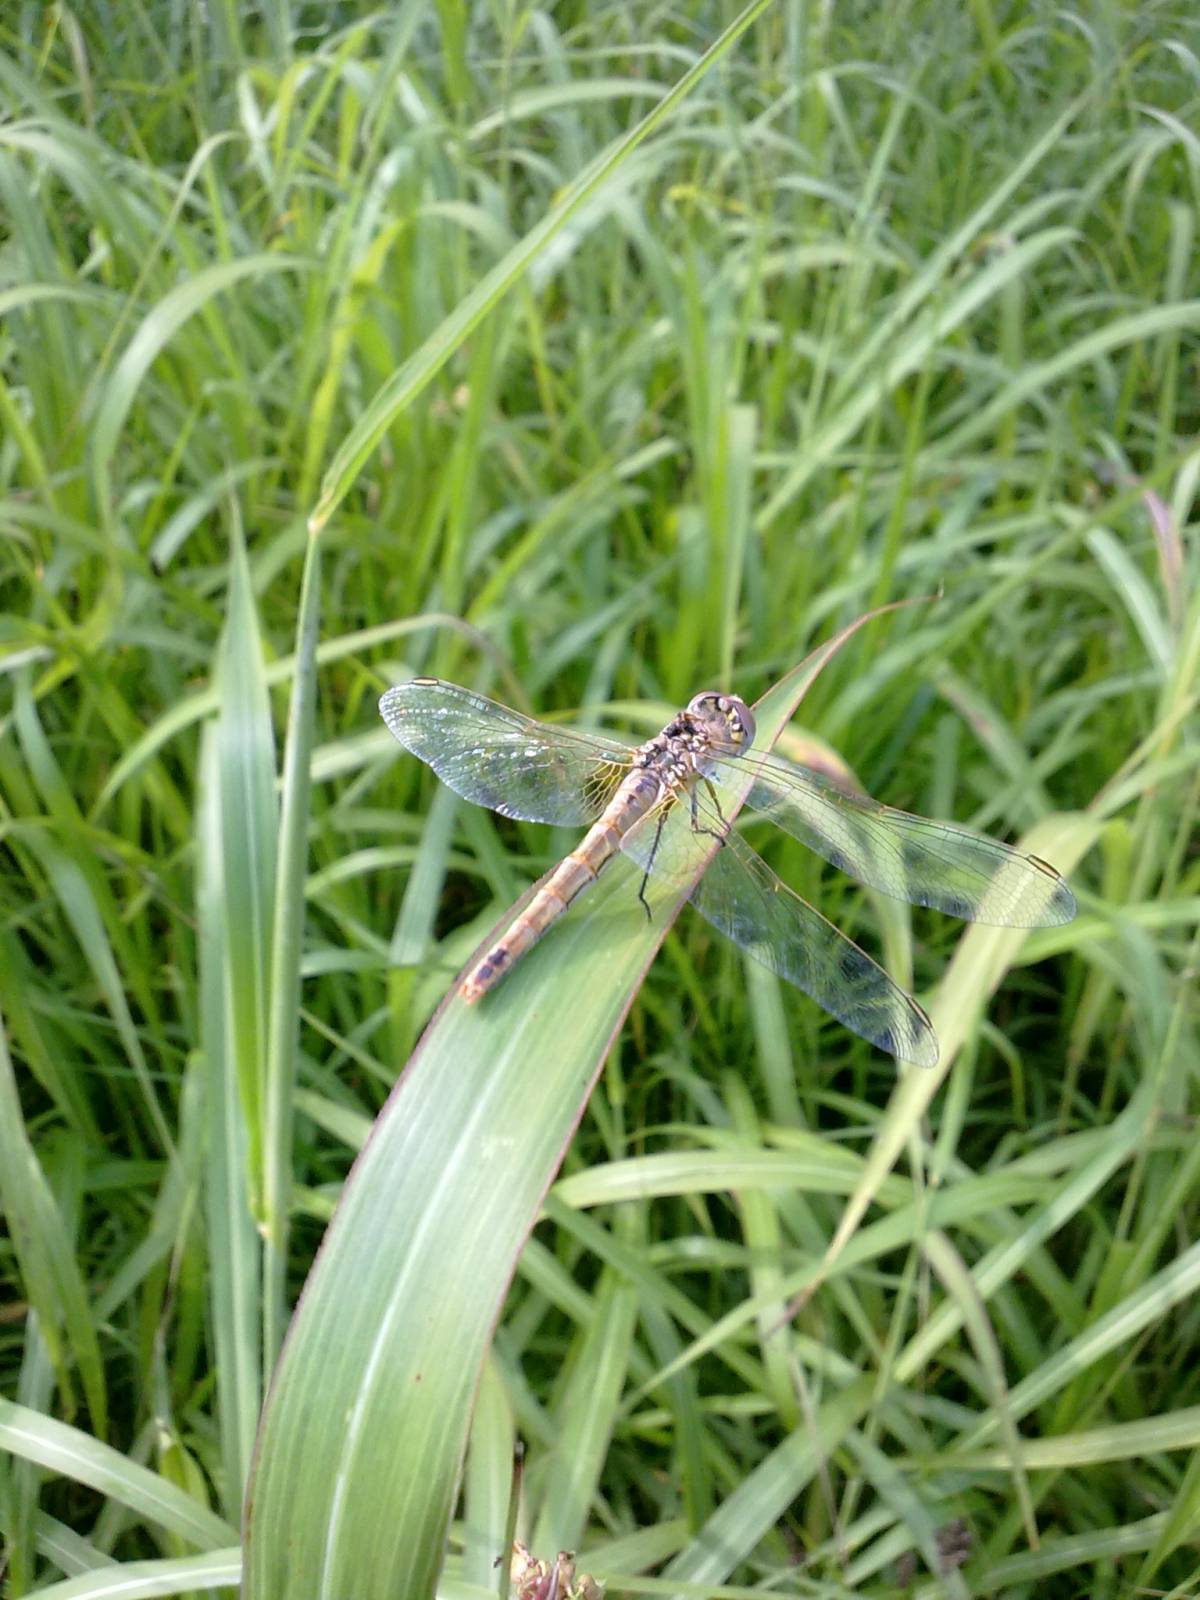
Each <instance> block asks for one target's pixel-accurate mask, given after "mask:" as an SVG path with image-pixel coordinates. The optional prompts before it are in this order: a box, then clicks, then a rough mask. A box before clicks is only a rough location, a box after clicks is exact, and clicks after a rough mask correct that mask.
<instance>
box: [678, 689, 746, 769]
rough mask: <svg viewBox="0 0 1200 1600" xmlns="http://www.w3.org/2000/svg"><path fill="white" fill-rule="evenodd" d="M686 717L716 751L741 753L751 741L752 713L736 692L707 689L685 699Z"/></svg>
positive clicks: (732, 753)
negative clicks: (723, 692) (721, 692)
mask: <svg viewBox="0 0 1200 1600" xmlns="http://www.w3.org/2000/svg"><path fill="white" fill-rule="evenodd" d="M688 716H690V717H691V718H692V720H693V721H694V722H698V723H699V724H700V726H701V727H702V728H703V729H704V731H705V733H707V735H708V737H709V739H710V740H711V741H712V746H713V748H714V749H715V750H720V751H723V752H724V753H726V754H729V755H740V754H741V753H742V751H743V750H748V749H749V748H750V746H751V745H752V744H753V743H754V714H753V712H752V711H751V710H750V707H749V706H748V705H747V704H746V702H745V701H744V700H739V699H738V698H737V696H736V695H732V694H718V693H717V692H716V690H715V689H706V690H705V691H704V692H703V694H698V695H694V696H693V697H692V699H691V700H689V701H688Z"/></svg>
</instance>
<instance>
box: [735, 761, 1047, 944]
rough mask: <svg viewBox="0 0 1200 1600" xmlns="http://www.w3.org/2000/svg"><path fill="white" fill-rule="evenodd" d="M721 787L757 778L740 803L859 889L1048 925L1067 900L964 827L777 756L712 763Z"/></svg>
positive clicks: (1020, 859)
mask: <svg viewBox="0 0 1200 1600" xmlns="http://www.w3.org/2000/svg"><path fill="white" fill-rule="evenodd" d="M719 765H720V767H721V769H722V772H721V776H722V777H723V778H726V779H727V780H728V781H729V782H733V781H735V780H736V778H737V777H738V776H739V775H740V774H742V773H745V771H746V769H747V767H749V768H751V769H752V770H753V771H754V773H755V774H756V777H755V781H754V783H753V785H752V786H751V788H750V790H749V793H748V794H747V795H746V804H747V805H748V806H750V807H752V808H753V809H754V810H755V811H757V812H759V813H760V814H761V815H762V816H765V817H769V818H770V819H771V821H772V822H774V823H776V824H777V825H778V826H779V827H781V828H783V829H785V830H786V831H787V832H788V833H790V834H792V836H793V837H794V838H796V839H799V840H800V842H801V844H804V845H807V846H808V848H809V849H810V850H814V851H816V853H817V855H819V856H823V857H824V859H825V860H826V861H828V862H831V863H832V865H833V866H835V867H839V868H840V869H841V870H842V871H843V872H847V873H849V874H850V876H851V877H852V878H857V879H858V881H859V882H860V883H865V884H869V885H870V886H871V887H872V888H874V889H881V890H882V891H883V893H884V894H889V895H892V896H893V897H894V898H895V899H897V900H907V901H909V903H910V904H912V905H915V906H933V907H934V908H935V909H936V910H938V911H946V912H949V914H950V915H951V916H954V917H963V918H964V919H965V920H966V921H968V922H986V923H990V924H993V925H995V926H998V927H1011V928H1049V927H1056V926H1057V925H1058V924H1060V923H1063V922H1070V920H1071V918H1072V917H1073V916H1074V915H1075V910H1076V906H1075V896H1074V895H1073V894H1072V893H1071V890H1070V888H1069V886H1068V885H1067V883H1066V882H1065V880H1064V879H1063V878H1061V877H1060V876H1059V875H1058V873H1057V872H1055V870H1054V868H1053V867H1051V866H1049V865H1048V864H1047V863H1046V862H1045V861H1041V860H1039V859H1038V857H1037V856H1030V855H1025V854H1024V853H1023V852H1022V851H1020V850H1014V849H1013V848H1012V847H1011V845H1007V844H1001V843H1000V842H999V841H998V840H996V839H989V838H987V837H986V835H984V834H981V833H974V832H972V830H971V829H970V828H962V827H959V826H958V825H957V824H956V823H952V822H934V821H931V820H930V819H929V818H928V817H918V816H914V815H913V814H912V813H911V812H908V811H896V810H894V809H893V808H892V807H891V806H885V805H881V804H880V803H879V801H878V800H872V799H871V798H870V796H868V795H862V794H857V793H855V792H854V791H853V790H850V789H844V788H842V787H841V786H840V785H839V784H836V783H834V782H832V780H831V779H829V778H827V777H825V776H823V775H822V774H821V773H817V772H810V771H809V770H808V769H807V768H806V767H797V766H793V765H792V764H791V763H790V762H786V761H781V760H780V759H779V758H778V757H776V756H758V755H753V754H749V755H747V756H744V757H742V758H741V759H738V760H735V761H728V762H726V761H723V760H722V761H720V763H719Z"/></svg>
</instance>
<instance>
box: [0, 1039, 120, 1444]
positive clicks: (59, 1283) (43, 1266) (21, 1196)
mask: <svg viewBox="0 0 1200 1600" xmlns="http://www.w3.org/2000/svg"><path fill="white" fill-rule="evenodd" d="M0 1199H3V1202H4V1217H5V1220H6V1223H7V1225H8V1231H9V1237H10V1238H11V1240H12V1247H13V1250H14V1252H15V1253H16V1257H17V1263H18V1266H19V1267H20V1274H21V1282H22V1284H23V1285H24V1288H25V1293H26V1295H27V1296H28V1298H29V1303H30V1305H31V1306H32V1307H33V1309H34V1310H35V1311H36V1312H37V1315H38V1325H39V1328H40V1330H41V1335H42V1338H43V1339H44V1340H45V1343H46V1348H47V1350H48V1351H49V1353H50V1359H51V1361H52V1362H53V1364H54V1369H55V1373H56V1376H57V1379H58V1383H59V1387H60V1389H61V1391H62V1396H63V1402H64V1404H65V1405H67V1406H68V1407H73V1405H74V1398H73V1396H74V1384H73V1383H72V1381H71V1372H70V1365H71V1361H72V1360H73V1361H74V1363H75V1365H76V1366H77V1367H78V1368H79V1375H80V1378H81V1379H82V1381H83V1392H84V1395H85V1396H86V1398H87V1404H88V1410H89V1413H90V1415H91V1424H92V1427H93V1429H94V1430H95V1432H96V1433H97V1435H98V1436H99V1437H100V1438H103V1437H104V1435H105V1434H106V1433H107V1432H108V1392H107V1389H106V1387H105V1380H104V1361H103V1359H102V1357H101V1354H100V1342H99V1339H98V1338H97V1335H96V1325H95V1322H94V1321H93V1318H92V1309H91V1306H90V1305H89V1303H88V1295H87V1289H86V1287H85V1285H84V1281H83V1276H82V1274H81V1273H80V1271H79V1263H78V1262H77V1261H76V1259H75V1254H74V1251H73V1250H72V1248H71V1239H70V1234H69V1232H68V1230H67V1228H66V1227H65V1226H64V1223H63V1218H62V1214H61V1213H60V1211H59V1209H58V1206H57V1204H56V1203H55V1199H54V1193H53V1191H52V1189H51V1188H50V1185H49V1183H48V1182H47V1181H46V1174H45V1172H44V1171H43V1170H42V1166H41V1163H40V1162H39V1160H38V1158H37V1152H36V1151H35V1150H34V1147H33V1145H32V1143H31V1142H30V1139H29V1135H28V1133H27V1131H26V1128H25V1118H24V1114H23V1112H22V1109H21V1098H20V1094H19V1093H18V1090H17V1080H16V1074H15V1073H14V1072H13V1066H12V1061H11V1059H10V1057H9V1054H8V1038H7V1033H6V1031H5V1026H4V1018H3V1017H2V1016H0ZM64 1336H65V1339H64ZM68 1352H69V1357H68Z"/></svg>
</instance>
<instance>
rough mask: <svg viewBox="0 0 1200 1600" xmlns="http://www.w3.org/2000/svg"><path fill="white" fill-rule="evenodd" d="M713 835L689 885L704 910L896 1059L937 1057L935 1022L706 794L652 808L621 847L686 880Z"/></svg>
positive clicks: (648, 866)
mask: <svg viewBox="0 0 1200 1600" xmlns="http://www.w3.org/2000/svg"><path fill="white" fill-rule="evenodd" d="M660 820H661V823H662V826H661V828H660V827H659V822H660ZM697 830H700V831H697ZM714 834H720V835H722V836H723V837H724V841H725V842H724V844H722V845H720V846H719V847H718V848H717V849H716V851H715V853H714V854H713V856H712V859H711V860H710V861H709V864H708V866H707V868H706V869H705V871H704V874H703V876H702V877H701V878H700V880H699V882H698V883H697V884H696V886H695V888H694V889H693V890H692V892H691V902H692V904H693V905H694V906H695V908H696V910H697V911H699V913H700V915H701V916H702V917H705V918H706V919H707V920H708V921H709V922H711V923H712V925H713V927H714V928H716V929H718V930H719V931H720V932H721V933H723V934H725V936H726V937H727V938H729V939H732V940H733V942H734V943H735V944H737V945H740V946H741V948H742V949H743V950H745V951H746V953H747V954H748V955H751V956H753V957H754V958H755V960H756V961H761V962H762V964H763V966H764V967H769V968H770V970H771V971H772V972H774V973H777V974H778V976H779V977H781V978H786V979H787V981H788V982H789V983H793V984H795V986H796V987H797V988H798V989H802V990H803V991H804V993H805V994H807V995H809V996H810V997H811V998H812V999H813V1000H815V1001H816V1002H817V1004H818V1005H819V1006H821V1007H822V1009H823V1010H825V1011H827V1012H828V1013H829V1014H830V1016H833V1017H836V1018H837V1019H838V1021H839V1022H841V1023H844V1024H845V1026H846V1027H847V1028H849V1029H851V1030H852V1032H854V1033H857V1034H858V1035H859V1037H860V1038H863V1039H866V1040H868V1041H869V1042H870V1043H871V1044H874V1045H878V1047H879V1048H880V1049H881V1050H886V1051H888V1053H889V1054H891V1055H894V1056H897V1057H898V1058H899V1059H900V1060H901V1061H911V1062H914V1063H915V1064H917V1065H918V1066H923V1067H930V1066H933V1065H935V1064H936V1062H937V1058H938V1045H937V1038H936V1036H935V1034H934V1031H933V1026H932V1024H931V1023H930V1021H929V1018H928V1017H927V1016H926V1015H925V1013H924V1011H922V1009H921V1007H920V1006H919V1005H918V1004H917V1002H916V1001H915V1000H914V999H913V998H912V997H911V995H907V994H905V992H904V990H903V989H901V988H900V987H899V986H898V985H897V984H895V983H893V982H892V980H891V978H889V977H888V975H887V973H886V972H885V971H884V970H883V968H882V967H881V966H879V964H878V963H877V962H875V961H872V960H871V957H870V956H869V955H867V954H866V952H865V951H863V950H860V949H859V948H858V946H857V945H856V944H854V943H853V942H852V941H851V940H849V939H847V937H846V936H845V934H844V933H842V932H840V931H839V930H838V929H837V928H835V927H834V925H833V923H832V922H830V921H829V920H828V919H827V918H825V917H823V916H822V915H821V913H820V912H819V911H817V910H815V909H814V908H813V907H812V906H810V905H809V904H808V902H807V901H806V900H802V899H801V898H800V896H799V895H798V894H795V893H793V891H792V890H791V889H789V888H788V886H787V885H786V884H785V883H783V882H782V881H781V880H780V879H779V878H778V877H776V875H775V873H774V872H772V871H771V869H770V867H769V866H768V865H767V863H766V862H765V861H764V860H763V859H762V857H761V856H760V855H758V854H757V853H756V852H755V851H754V850H752V849H751V848H750V846H749V845H748V844H747V843H746V842H745V840H744V839H742V838H741V837H740V836H739V835H738V834H736V833H733V832H730V831H728V830H727V829H725V828H724V827H723V826H722V824H721V822H720V819H719V818H718V817H717V815H716V812H715V811H714V810H713V809H712V808H711V804H710V803H709V802H708V801H706V800H703V799H700V798H699V797H698V801H697V806H696V810H695V814H694V815H692V814H691V811H690V808H689V805H688V803H687V801H686V800H681V801H679V802H677V803H675V804H674V805H672V806H671V807H670V808H669V810H668V811H667V812H666V813H665V814H664V813H663V812H662V811H655V812H652V813H651V814H650V815H649V816H647V817H645V818H643V820H642V821H641V822H639V823H638V824H637V826H636V827H634V828H632V829H631V830H630V832H629V833H628V834H627V835H626V837H625V838H624V840H623V841H622V848H623V849H624V850H625V851H626V853H627V854H628V855H630V856H632V858H633V859H634V860H635V861H636V862H637V863H638V864H639V865H640V866H641V867H642V869H643V870H644V871H645V870H649V872H650V873H651V875H652V876H653V877H655V878H660V879H664V880H666V881H667V882H668V883H670V882H674V883H676V884H678V885H679V886H680V887H682V886H683V884H684V883H686V882H687V881H688V879H690V878H691V877H693V876H694V874H695V873H696V872H697V871H698V870H699V868H700V863H701V861H702V860H703V858H704V856H705V855H706V854H707V853H708V852H709V851H710V850H711V849H712V847H713V845H714V843H715V840H714V837H713V835H714Z"/></svg>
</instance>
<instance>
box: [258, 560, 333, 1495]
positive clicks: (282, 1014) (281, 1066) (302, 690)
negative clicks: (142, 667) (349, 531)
mask: <svg viewBox="0 0 1200 1600" xmlns="http://www.w3.org/2000/svg"><path fill="white" fill-rule="evenodd" d="M320 544H321V541H320V537H319V536H317V535H314V536H311V537H310V538H309V541H308V548H307V549H306V551H305V555H304V576H303V578H302V579H301V584H300V614H299V616H298V618H297V620H296V652H295V672H294V674H293V676H292V698H291V705H290V707H289V711H288V729H287V741H286V744H285V746H284V756H283V795H282V801H281V811H280V817H279V841H278V858H277V862H276V870H275V906H274V917H273V922H272V930H271V952H270V965H269V972H270V985H271V987H270V997H269V1012H268V1018H267V1064H266V1097H265V1106H264V1138H263V1189H264V1192H263V1224H264V1233H265V1237H266V1241H267V1251H266V1263H265V1265H266V1276H267V1282H266V1294H265V1297H264V1305H263V1351H264V1356H265V1361H266V1363H267V1365H268V1366H271V1365H273V1364H274V1361H275V1357H276V1356H277V1354H278V1352H279V1347H280V1345H281V1344H282V1343H283V1329H284V1318H285V1309H284V1308H285V1306H286V1304H287V1243H288V1216H289V1213H290V1210H291V1182H292V1129H293V1125H294V1121H295V1109H294V1104H293V1096H294V1093H295V1087H296V1079H297V1076H298V1069H299V1059H298V1058H299V1051H300V1024H299V1010H300V958H301V955H302V954H303V948H304V905H305V901H304V881H305V868H306V865H307V858H308V820H309V805H310V799H311V793H312V748H313V729H314V723H315V720H316V703H317V634H318V631H319V628H320V620H321V553H320ZM264 693H265V685H264ZM239 1481H242V1480H239Z"/></svg>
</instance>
